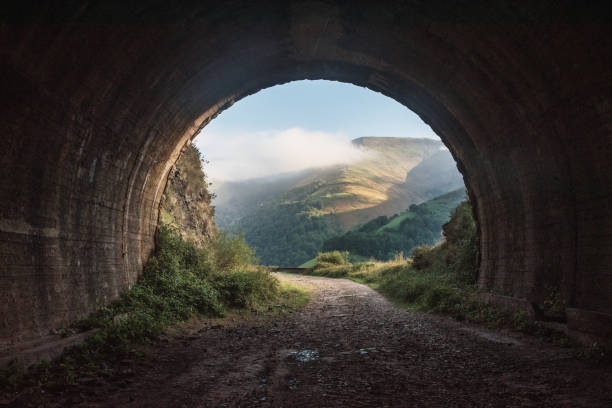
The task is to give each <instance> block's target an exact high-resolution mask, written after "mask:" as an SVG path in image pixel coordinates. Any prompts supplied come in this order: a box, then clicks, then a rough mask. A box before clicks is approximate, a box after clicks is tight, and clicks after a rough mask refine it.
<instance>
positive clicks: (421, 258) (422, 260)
mask: <svg viewBox="0 0 612 408" xmlns="http://www.w3.org/2000/svg"><path fill="white" fill-rule="evenodd" d="M430 252H431V247H430V246H429V245H427V244H423V245H421V246H418V247H416V248H414V249H413V250H412V266H413V268H415V269H419V270H420V269H425V268H427V267H429V266H431V263H432V260H431V256H430Z"/></svg>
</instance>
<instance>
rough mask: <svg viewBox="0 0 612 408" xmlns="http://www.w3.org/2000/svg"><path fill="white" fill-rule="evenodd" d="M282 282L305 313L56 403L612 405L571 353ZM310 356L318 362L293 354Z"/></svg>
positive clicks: (368, 297)
mask: <svg viewBox="0 0 612 408" xmlns="http://www.w3.org/2000/svg"><path fill="white" fill-rule="evenodd" d="M279 277H280V278H281V279H283V280H288V281H292V282H295V283H300V284H304V285H308V286H310V287H311V288H313V291H314V293H313V300H312V301H311V303H310V304H309V305H308V306H307V307H306V308H305V309H304V310H303V311H301V312H300V313H297V314H295V315H293V316H290V317H287V318H284V319H282V320H276V321H268V322H267V323H265V324H264V323H261V322H260V323H253V322H246V323H244V322H243V323H240V324H236V325H230V326H222V327H215V326H213V327H204V328H202V329H201V330H200V331H199V332H198V333H197V334H195V335H192V336H189V337H188V338H183V339H180V340H170V341H169V342H167V343H162V345H160V346H156V347H157V348H156V349H155V352H154V354H153V356H152V357H151V358H149V359H144V360H145V361H141V362H138V363H131V362H129V361H128V362H126V367H127V368H126V370H125V371H124V372H123V374H122V375H121V376H120V378H108V379H104V380H100V379H89V380H87V381H83V384H81V385H79V386H77V387H75V388H74V389H72V390H70V391H69V392H68V393H66V394H65V395H64V396H63V397H62V398H61V401H58V404H57V406H82V407H234V406H240V407H292V408H295V407H418V406H434V407H470V406H478V407H503V406H533V407H547V406H561V407H604V406H605V407H610V406H612V376H611V373H612V368H611V367H609V366H593V367H590V366H589V365H588V363H587V362H585V361H582V360H578V359H575V358H573V357H572V352H571V351H570V350H565V349H559V348H555V347H552V346H549V345H545V344H542V343H540V342H538V341H537V340H534V339H530V338H527V337H521V336H512V337H508V336H507V335H503V334H499V333H492V332H488V331H483V330H481V329H475V328H474V327H471V326H467V325H464V324H461V323H458V322H455V321H452V320H450V319H447V318H441V317H435V316H429V315H423V314H419V313H413V312H407V311H403V310H398V309H397V308H395V307H394V306H393V305H391V304H390V303H389V302H387V301H386V300H385V299H384V298H382V297H381V296H380V295H379V294H377V293H376V292H374V291H372V290H371V289H369V288H368V287H366V286H363V285H359V284H356V283H354V282H351V281H348V280H342V279H326V278H317V277H305V276H294V275H284V274H279ZM304 349H308V350H314V351H316V352H317V353H318V359H316V360H314V361H310V362H299V361H297V360H296V359H295V356H291V353H292V352H296V351H300V350H304ZM298 356H299V355H298Z"/></svg>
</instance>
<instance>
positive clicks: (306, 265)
mask: <svg viewBox="0 0 612 408" xmlns="http://www.w3.org/2000/svg"><path fill="white" fill-rule="evenodd" d="M316 263H317V259H316V258H312V259H310V260H308V261H306V262H304V263H303V264H301V265H300V266H299V267H298V268H312V267H314V266H315V264H316Z"/></svg>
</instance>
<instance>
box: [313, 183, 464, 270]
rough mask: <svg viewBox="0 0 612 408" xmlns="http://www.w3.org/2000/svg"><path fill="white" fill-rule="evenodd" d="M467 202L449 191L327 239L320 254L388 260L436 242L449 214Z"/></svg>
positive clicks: (462, 196) (458, 191)
mask: <svg viewBox="0 0 612 408" xmlns="http://www.w3.org/2000/svg"><path fill="white" fill-rule="evenodd" d="M465 199H466V194H465V190H464V189H463V188H460V189H457V190H454V191H451V192H450V193H447V194H444V195H441V196H439V197H436V198H434V199H432V200H429V201H427V202H425V203H422V204H418V205H417V204H413V205H411V206H410V209H409V210H407V211H405V212H403V213H401V214H399V215H396V216H393V217H390V218H389V217H386V216H380V217H378V218H375V219H374V220H372V221H370V222H368V223H366V224H364V225H362V226H360V227H359V228H357V229H355V230H353V231H349V232H347V233H346V234H343V235H339V236H336V237H332V238H329V239H328V240H326V241H325V243H324V244H323V246H322V248H321V251H324V252H326V251H333V250H340V251H349V252H350V253H351V254H352V255H359V256H362V257H374V258H376V259H378V260H388V259H391V258H393V257H394V256H395V254H396V253H398V252H403V253H404V254H409V253H410V252H411V251H412V249H413V248H414V247H417V246H420V245H423V244H429V245H432V244H434V243H436V242H437V241H438V240H440V238H441V232H442V226H443V225H444V224H445V223H446V222H448V220H449V219H450V215H451V213H452V211H453V210H454V209H455V208H456V207H457V206H458V205H459V204H460V203H461V202H462V201H464V200H465Z"/></svg>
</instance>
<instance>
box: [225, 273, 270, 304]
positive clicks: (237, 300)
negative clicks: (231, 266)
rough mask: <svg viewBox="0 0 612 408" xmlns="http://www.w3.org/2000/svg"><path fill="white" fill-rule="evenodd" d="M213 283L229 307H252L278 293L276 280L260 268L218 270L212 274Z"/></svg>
mask: <svg viewBox="0 0 612 408" xmlns="http://www.w3.org/2000/svg"><path fill="white" fill-rule="evenodd" d="M213 283H214V285H215V287H216V288H217V290H218V291H219V293H220V295H221V298H222V299H223V302H224V303H225V304H226V305H227V306H230V307H253V306H256V305H258V304H261V303H264V302H268V301H271V300H273V299H275V298H276V297H277V296H278V294H279V283H278V280H277V279H276V278H275V277H273V276H272V275H270V273H269V272H268V271H266V270H264V269H261V268H252V269H250V270H249V269H247V268H242V269H235V270H230V271H224V272H219V273H217V274H215V275H214V277H213Z"/></svg>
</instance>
